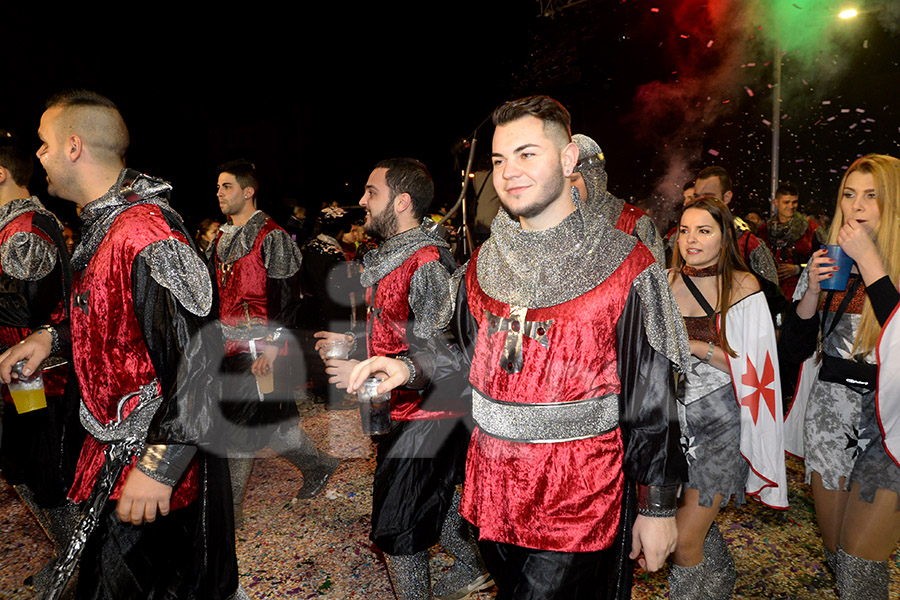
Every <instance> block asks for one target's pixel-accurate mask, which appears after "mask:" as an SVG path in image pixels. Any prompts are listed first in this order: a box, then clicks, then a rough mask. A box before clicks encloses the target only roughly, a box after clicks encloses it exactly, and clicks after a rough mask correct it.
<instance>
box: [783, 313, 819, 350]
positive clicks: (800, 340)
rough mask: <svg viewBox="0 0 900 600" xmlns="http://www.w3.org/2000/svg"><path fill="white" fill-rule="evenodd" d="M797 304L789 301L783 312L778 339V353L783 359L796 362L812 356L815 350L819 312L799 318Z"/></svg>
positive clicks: (817, 337)
mask: <svg viewBox="0 0 900 600" xmlns="http://www.w3.org/2000/svg"><path fill="white" fill-rule="evenodd" d="M797 304H799V301H797V302H793V303H791V306H790V308H789V309H788V311H787V312H786V313H785V314H784V326H783V327H782V330H781V337H780V338H779V340H778V355H779V356H780V357H781V358H783V359H784V360H786V361H788V362H792V363H796V364H800V363H802V362H803V361H804V360H806V359H807V358H809V357H810V356H812V354H813V352H815V351H816V341H817V340H818V339H819V312H818V311H816V314H814V315H813V316H812V317H811V318H809V319H801V318H800V317H799V316H798V315H797Z"/></svg>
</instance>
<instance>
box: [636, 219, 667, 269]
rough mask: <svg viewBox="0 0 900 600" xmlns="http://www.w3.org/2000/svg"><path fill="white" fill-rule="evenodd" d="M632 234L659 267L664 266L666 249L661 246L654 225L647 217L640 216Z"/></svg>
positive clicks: (660, 238) (661, 243) (661, 242)
mask: <svg viewBox="0 0 900 600" xmlns="http://www.w3.org/2000/svg"><path fill="white" fill-rule="evenodd" d="M634 233H635V235H636V236H637V239H639V240H641V241H642V242H643V243H644V245H645V246H647V248H648V249H649V250H650V254H652V255H653V258H655V259H656V262H657V263H658V264H659V266H660V267H665V265H666V248H665V245H664V244H663V241H662V237H660V235H659V231H657V229H656V225H655V224H654V223H653V219H651V218H650V217H649V216H647V215H642V216H641V218H639V219H638V220H637V223H635V225H634Z"/></svg>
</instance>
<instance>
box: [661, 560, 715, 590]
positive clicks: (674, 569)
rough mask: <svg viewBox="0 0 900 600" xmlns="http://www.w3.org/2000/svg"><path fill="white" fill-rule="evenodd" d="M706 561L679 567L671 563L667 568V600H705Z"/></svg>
mask: <svg viewBox="0 0 900 600" xmlns="http://www.w3.org/2000/svg"><path fill="white" fill-rule="evenodd" d="M706 572H707V561H706V558H705V557H704V558H703V560H702V561H700V564H698V565H694V566H693V567H681V566H679V565H676V564H675V563H672V565H671V566H670V567H669V600H706V597H707V596H706Z"/></svg>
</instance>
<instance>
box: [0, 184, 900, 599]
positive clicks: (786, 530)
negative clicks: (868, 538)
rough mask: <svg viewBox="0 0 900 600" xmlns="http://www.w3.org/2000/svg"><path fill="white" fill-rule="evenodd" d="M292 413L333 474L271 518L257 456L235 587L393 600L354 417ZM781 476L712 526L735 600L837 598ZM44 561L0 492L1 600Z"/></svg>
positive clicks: (289, 490) (642, 580)
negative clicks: (375, 537) (782, 491)
mask: <svg viewBox="0 0 900 600" xmlns="http://www.w3.org/2000/svg"><path fill="white" fill-rule="evenodd" d="M830 172H831V173H832V174H836V173H838V171H837V170H836V169H831V170H830ZM301 414H302V417H303V426H304V429H305V430H306V431H307V432H308V433H309V434H310V436H311V437H312V438H313V440H314V441H315V442H316V444H317V445H318V446H319V448H320V449H321V450H325V451H326V452H329V453H331V454H334V455H336V456H340V457H341V458H342V459H343V463H342V465H341V467H340V468H339V469H338V470H337V472H336V473H335V474H334V476H333V477H332V479H331V481H330V482H329V483H328V486H327V488H326V491H325V493H323V494H321V495H319V496H318V497H316V498H313V499H311V500H300V501H299V502H297V503H296V504H293V505H290V506H289V508H286V509H283V510H281V506H282V505H283V504H284V503H285V502H286V501H287V500H289V499H290V498H292V497H293V495H294V494H295V493H296V491H297V488H298V487H299V486H300V484H301V482H302V476H300V475H298V473H297V471H296V469H294V467H292V466H291V465H290V464H289V463H288V462H287V461H285V460H283V459H281V458H279V457H277V456H276V455H275V454H274V453H272V452H271V451H268V450H264V451H262V452H260V454H259V455H258V456H257V463H256V465H255V467H254V470H253V475H252V476H251V478H250V483H249V485H248V488H247V496H246V498H245V501H244V515H245V518H246V520H245V522H244V524H243V525H242V526H240V527H239V528H238V529H237V552H238V564H239V572H240V580H241V583H242V584H243V586H244V588H245V590H246V591H247V593H248V595H249V596H250V598H252V599H254V600H260V599H263V598H265V599H287V598H319V599H322V600H392V599H393V594H392V593H391V588H390V583H389V582H388V578H387V573H386V571H385V568H384V564H383V562H382V561H381V558H380V557H379V555H378V553H377V552H376V551H375V549H374V548H373V547H372V546H371V543H370V542H369V539H368V535H369V524H370V521H369V518H370V510H371V502H372V496H371V485H372V473H373V470H374V468H375V461H374V458H373V456H372V454H371V452H372V443H371V441H370V439H369V438H368V437H366V436H364V435H363V434H362V431H361V430H360V427H359V416H358V414H357V413H356V411H325V410H323V409H322V408H321V405H306V406H305V408H304V407H301ZM787 473H788V494H789V500H790V505H791V508H790V509H788V510H786V511H777V510H772V509H769V508H766V507H765V506H762V505H761V504H759V503H758V502H754V501H750V502H749V503H748V504H747V505H746V506H744V507H743V508H741V509H735V508H734V507H733V505H729V506H728V507H726V508H725V509H723V510H722V512H721V513H720V514H719V517H718V518H717V519H716V521H717V523H718V524H719V528H720V529H721V531H722V535H723V537H724V538H725V540H726V541H727V542H728V545H729V548H730V550H731V552H732V554H733V556H734V561H735V563H736V566H737V572H738V577H737V583H736V585H735V590H734V594H733V596H732V597H733V598H735V599H736V600H748V599H751V598H753V599H756V598H798V599H810V600H811V599H815V600H836V599H837V594H836V591H835V589H834V578H833V576H832V575H831V573H830V572H829V571H828V570H827V569H826V568H825V567H824V566H823V565H824V557H823V556H822V553H821V552H822V551H821V547H822V544H821V540H820V539H819V535H818V529H817V527H816V522H815V514H814V513H813V511H812V499H811V497H810V494H809V489H808V487H807V486H806V485H805V484H804V483H803V464H802V462H801V461H799V460H797V459H794V458H789V459H788V461H787ZM351 495H353V496H351ZM275 507H277V508H278V510H275V511H274V512H273V509H274V508H275ZM257 531H259V532H260V533H259V535H258V536H256V537H254V536H253V534H254V533H256V532H257ZM50 555H51V545H50V543H49V542H48V541H47V539H46V536H44V534H43V532H42V531H41V529H40V528H39V527H38V526H37V524H36V523H35V522H34V521H33V519H32V518H31V516H30V514H29V513H28V512H27V510H26V509H25V508H24V506H23V505H22V504H21V502H20V501H19V500H18V497H17V496H16V495H15V492H14V491H13V490H12V488H11V487H10V486H8V485H6V483H5V482H2V483H0V600H13V599H15V600H34V599H36V598H37V596H36V594H35V592H34V591H33V590H31V589H27V588H25V587H24V586H23V585H22V583H21V581H22V579H23V578H24V577H25V576H26V575H28V574H30V573H32V572H33V571H36V570H37V569H38V568H39V567H40V565H42V564H43V562H44V561H46V560H47V559H48V558H49V557H50ZM431 558H432V560H431V566H432V578H433V579H435V580H436V579H438V578H440V577H441V576H442V575H443V574H444V573H446V571H447V570H448V569H449V568H450V566H451V565H452V563H453V559H452V558H451V557H450V555H448V554H447V553H446V552H443V551H441V550H435V551H433V552H432V557H431ZM890 565H891V597H892V598H898V597H900V568H898V567H900V564H898V558H897V555H896V553H895V554H894V555H892V556H891V561H890ZM667 574H668V570H667V569H666V568H664V569H662V570H661V571H659V572H657V573H646V572H644V571H642V570H640V569H639V568H638V569H636V570H635V574H634V589H633V592H632V598H634V599H635V600H663V599H664V598H666V597H667V594H668V584H667V582H666V577H667ZM495 594H496V588H492V589H490V590H487V591H486V592H479V593H478V594H475V595H473V596H471V600H490V599H493V598H495Z"/></svg>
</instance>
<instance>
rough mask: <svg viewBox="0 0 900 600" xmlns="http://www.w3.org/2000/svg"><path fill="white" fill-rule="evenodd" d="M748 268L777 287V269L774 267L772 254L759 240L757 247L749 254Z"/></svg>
mask: <svg viewBox="0 0 900 600" xmlns="http://www.w3.org/2000/svg"><path fill="white" fill-rule="evenodd" d="M749 266H750V268H751V269H753V272H754V273H757V274H758V275H759V276H760V277H764V278H765V279H767V280H769V281H771V282H772V283H774V284H776V285H778V268H777V267H776V266H775V259H774V258H773V257H772V252H771V251H770V250H769V248H768V247H767V246H766V244H765V242H763V241H762V240H760V242H759V246H757V247H756V248H754V249H753V251H752V252H751V253H750V265H749Z"/></svg>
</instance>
